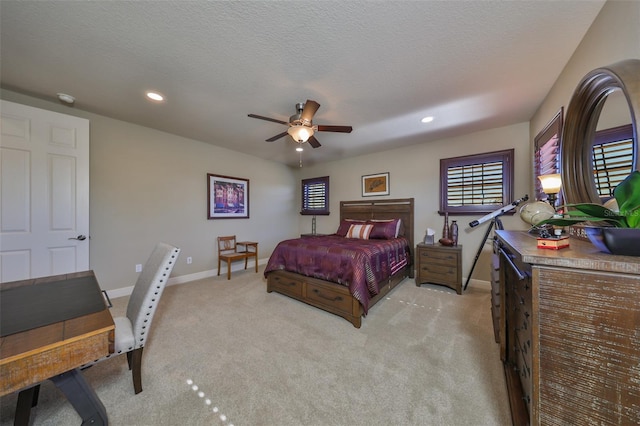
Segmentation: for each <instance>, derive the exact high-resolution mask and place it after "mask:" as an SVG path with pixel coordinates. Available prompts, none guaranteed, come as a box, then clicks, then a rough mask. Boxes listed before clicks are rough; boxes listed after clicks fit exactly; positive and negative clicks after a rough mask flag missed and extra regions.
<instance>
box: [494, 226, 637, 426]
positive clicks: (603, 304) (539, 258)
mask: <svg viewBox="0 0 640 426" xmlns="http://www.w3.org/2000/svg"><path fill="white" fill-rule="evenodd" d="M496 239H497V242H498V245H499V248H498V251H499V252H500V277H499V283H500V290H499V293H500V321H499V323H500V325H499V327H500V330H499V333H498V334H499V337H500V356H501V358H502V361H503V362H504V370H505V377H506V382H507V388H508V391H509V400H510V401H509V402H510V405H511V412H512V416H513V423H514V424H516V425H526V424H534V425H539V424H542V425H547V424H558V425H560V424H584V425H587V424H594V425H596V424H597V425H609V424H611V425H627V424H633V425H637V424H640V258H636V257H628V256H614V255H609V254H604V253H601V252H599V251H598V250H597V249H596V248H595V247H594V246H593V245H591V243H589V242H586V241H580V240H577V239H573V238H572V239H571V246H570V247H569V248H566V249H561V250H544V249H538V248H536V238H535V235H530V234H528V233H526V232H523V231H501V230H499V231H496Z"/></svg>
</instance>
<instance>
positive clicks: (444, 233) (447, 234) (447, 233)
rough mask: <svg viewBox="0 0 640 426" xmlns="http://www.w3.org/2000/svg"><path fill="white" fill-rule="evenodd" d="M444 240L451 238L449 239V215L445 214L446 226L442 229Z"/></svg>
mask: <svg viewBox="0 0 640 426" xmlns="http://www.w3.org/2000/svg"><path fill="white" fill-rule="evenodd" d="M442 238H443V239H445V238H450V237H449V213H447V212H445V213H444V226H443V227H442Z"/></svg>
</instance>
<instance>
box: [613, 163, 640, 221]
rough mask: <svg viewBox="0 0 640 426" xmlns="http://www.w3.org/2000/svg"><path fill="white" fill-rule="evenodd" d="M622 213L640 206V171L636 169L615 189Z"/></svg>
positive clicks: (614, 194)
mask: <svg viewBox="0 0 640 426" xmlns="http://www.w3.org/2000/svg"><path fill="white" fill-rule="evenodd" d="M613 196H614V198H615V199H616V201H617V202H618V207H619V208H620V213H621V214H623V215H624V214H625V212H633V211H635V210H636V209H638V208H639V207H640V172H638V171H637V170H634V171H633V172H631V173H630V174H629V176H627V177H626V178H625V179H624V180H623V181H622V182H620V184H619V185H618V186H616V188H615V189H614V190H613Z"/></svg>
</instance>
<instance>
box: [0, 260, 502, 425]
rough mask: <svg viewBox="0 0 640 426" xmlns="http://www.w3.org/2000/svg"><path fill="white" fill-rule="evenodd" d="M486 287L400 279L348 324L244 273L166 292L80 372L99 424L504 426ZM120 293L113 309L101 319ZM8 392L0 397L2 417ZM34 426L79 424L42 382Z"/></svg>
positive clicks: (10, 409)
mask: <svg viewBox="0 0 640 426" xmlns="http://www.w3.org/2000/svg"><path fill="white" fill-rule="evenodd" d="M489 297H490V294H489V289H488V287H482V286H474V285H473V284H472V285H470V286H469V288H468V289H467V291H466V292H464V293H463V294H462V295H461V296H460V295H457V294H455V292H454V291H452V290H449V289H447V288H445V287H440V286H436V285H423V286H422V287H420V288H418V287H416V286H415V284H414V281H413V280H409V279H406V280H405V281H404V282H403V283H402V284H401V285H400V286H399V287H398V288H396V289H395V290H394V291H393V292H391V294H389V295H388V297H387V299H385V300H382V301H380V302H379V303H378V304H377V305H376V306H374V307H373V308H372V309H371V310H370V312H369V315H368V316H367V317H366V318H364V319H363V324H362V327H361V328H360V329H356V328H354V327H353V326H352V325H351V324H350V323H349V322H347V321H346V320H344V319H342V318H340V317H337V316H335V315H332V314H329V313H326V312H323V311H321V310H318V309H316V308H313V307H311V306H309V305H306V304H304V303H301V302H298V301H295V300H293V299H290V298H287V297H285V296H282V295H280V294H277V293H267V292H266V281H265V280H264V278H263V277H262V270H261V272H260V273H259V274H256V273H254V272H251V271H240V272H234V273H233V275H232V278H231V280H230V281H227V280H226V277H215V278H208V279H204V280H199V281H193V282H190V283H185V284H180V285H175V286H171V287H168V288H167V289H166V290H165V294H164V295H163V297H162V300H161V302H160V306H159V309H158V312H157V314H156V317H155V319H154V322H153V324H152V330H151V336H150V339H149V342H148V344H147V346H146V347H145V350H144V356H143V364H142V367H143V371H142V386H143V389H144V390H143V392H142V393H140V394H138V395H134V393H133V384H132V381H131V374H130V372H129V371H128V369H127V363H126V357H124V356H121V357H117V358H115V359H111V360H108V361H106V362H102V363H101V364H98V365H96V366H94V367H92V368H90V369H88V370H85V372H84V374H85V376H86V377H87V379H88V381H89V382H90V384H91V385H92V386H93V388H94V389H95V390H96V392H97V394H98V396H99V397H100V399H101V400H102V402H103V403H104V405H105V407H106V409H107V412H108V415H109V420H110V424H111V425H115V426H119V425H123V426H124V425H127V426H129V425H176V426H177V425H225V426H230V425H235V426H241V425H474V426H475V425H509V424H511V418H510V415H509V406H508V401H507V393H506V388H505V382H504V375H503V371H502V366H501V363H500V361H499V347H498V344H496V343H495V341H494V337H493V329H492V324H491V317H490V300H489ZM126 302H127V300H126V298H120V299H116V300H114V305H115V306H114V308H113V309H112V311H113V314H114V315H120V314H121V313H122V312H124V310H125V306H126ZM16 399H17V395H15V394H14V395H8V396H5V397H3V398H2V399H1V401H0V410H1V412H0V419H1V424H2V425H9V424H12V422H13V413H14V409H15V402H16ZM32 418H33V424H34V425H75V424H79V423H80V417H79V416H78V415H77V414H76V412H75V411H74V410H73V408H72V407H71V406H70V404H69V403H68V402H67V401H66V399H65V398H64V396H63V395H62V394H61V393H60V392H59V391H58V390H57V389H56V388H55V387H54V386H53V385H52V384H51V383H50V382H45V383H44V384H43V385H42V387H41V391H40V400H39V403H38V406H37V408H35V409H34V410H33V411H32Z"/></svg>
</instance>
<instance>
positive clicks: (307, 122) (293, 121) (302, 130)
mask: <svg viewBox="0 0 640 426" xmlns="http://www.w3.org/2000/svg"><path fill="white" fill-rule="evenodd" d="M318 108H320V104H319V103H317V102H316V101H312V100H310V99H307V102H305V103H301V102H300V103H297V104H296V113H295V114H293V115H292V116H291V117H289V122H288V123H287V122H286V121H282V120H278V119H275V118H269V117H263V116H262V115H256V114H249V117H252V118H257V119H260V120H267V121H273V122H274V123H280V124H284V125H286V126H289V129H287V131H286V132H282V133H279V134H277V135H275V136H273V137H271V138H269V139H267V142H273V141H275V140H278V139H280V138H282V137H284V136H286V135H287V134H289V135H290V136H291V137H292V138H293V140H294V141H296V142H297V143H298V144H303V143H304V142H307V141H308V142H309V145H311V146H312V147H313V148H318V147H319V146H320V142H318V139H316V137H315V136H314V133H315V132H339V133H351V131H352V130H353V128H352V127H351V126H326V125H322V124H318V125H314V124H313V116H314V115H315V113H316V112H317V111H318Z"/></svg>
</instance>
